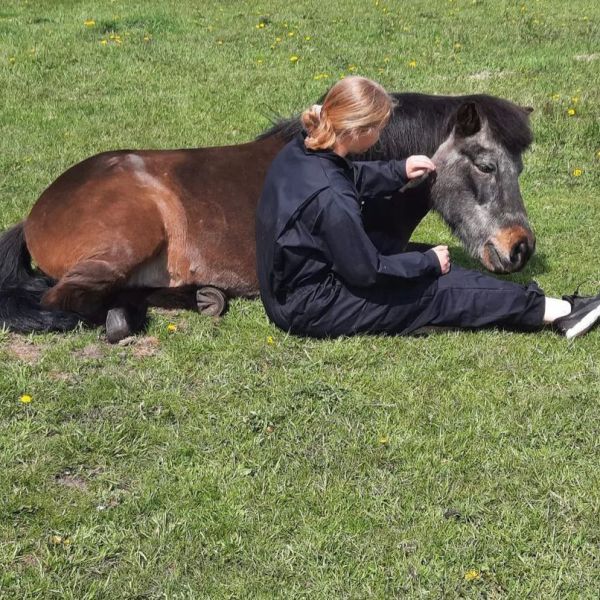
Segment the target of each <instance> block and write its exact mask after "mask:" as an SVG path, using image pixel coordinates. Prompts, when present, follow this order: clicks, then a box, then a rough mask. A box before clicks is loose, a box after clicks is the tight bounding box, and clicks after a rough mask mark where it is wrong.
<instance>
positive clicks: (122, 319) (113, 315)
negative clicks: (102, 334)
mask: <svg viewBox="0 0 600 600" xmlns="http://www.w3.org/2000/svg"><path fill="white" fill-rule="evenodd" d="M130 335H131V327H130V326H129V321H128V320H127V311H126V310H125V309H124V308H111V309H110V310H109V311H108V313H107V315H106V339H107V341H108V343H109V344H116V343H117V342H120V341H121V340H122V339H125V338H126V337H128V336H130Z"/></svg>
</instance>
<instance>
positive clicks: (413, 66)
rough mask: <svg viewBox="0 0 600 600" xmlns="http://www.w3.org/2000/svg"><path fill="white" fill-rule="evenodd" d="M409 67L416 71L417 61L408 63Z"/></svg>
mask: <svg viewBox="0 0 600 600" xmlns="http://www.w3.org/2000/svg"><path fill="white" fill-rule="evenodd" d="M408 66H409V67H410V68H411V69H414V68H415V67H416V66H417V61H416V60H411V61H410V62H409V63H408Z"/></svg>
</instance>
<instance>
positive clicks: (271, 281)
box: [256, 77, 600, 338]
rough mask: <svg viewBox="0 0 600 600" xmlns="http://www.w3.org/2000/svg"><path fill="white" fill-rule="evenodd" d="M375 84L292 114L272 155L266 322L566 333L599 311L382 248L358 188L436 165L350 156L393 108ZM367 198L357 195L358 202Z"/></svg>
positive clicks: (353, 329)
mask: <svg viewBox="0 0 600 600" xmlns="http://www.w3.org/2000/svg"><path fill="white" fill-rule="evenodd" d="M393 102H394V101H393V99H392V98H391V96H390V95H388V93H387V92H386V91H385V90H384V89H383V88H382V87H381V86H380V85H379V84H378V83H375V82H374V81H370V80H369V79H365V78H363V77H347V78H345V79H343V80H341V81H339V82H338V83H336V84H335V85H334V86H333V87H332V88H331V89H330V91H329V92H328V94H327V96H326V97H325V100H324V101H323V105H322V106H318V105H315V106H313V107H312V108H310V109H308V110H306V111H305V112H304V113H303V115H302V123H303V125H304V130H305V131H303V132H302V133H300V134H299V135H298V136H297V137H296V138H295V139H293V140H292V141H290V142H289V143H288V144H287V145H286V146H285V147H284V148H283V149H282V150H281V152H280V153H279V154H278V155H277V157H276V158H275V160H274V161H273V163H272V165H271V167H270V169H269V172H268V174H267V177H266V180H265V184H264V188H263V192H262V196H261V199H260V202H259V206H258V211H257V219H256V242H257V263H258V267H257V268H258V277H259V282H260V290H261V297H262V301H263V304H264V306H265V309H266V312H267V315H268V316H269V318H270V319H271V320H272V321H273V322H274V323H275V324H276V325H277V326H279V327H280V328H282V329H284V330H286V331H290V332H292V333H296V334H300V335H307V336H313V337H330V336H339V335H350V334H355V333H389V334H409V333H411V332H414V331H416V330H417V329H419V328H421V327H424V326H445V327H462V328H481V327H487V326H493V325H497V326H502V327H508V328H511V329H517V330H523V331H532V330H539V329H541V328H542V327H543V326H544V325H551V326H552V327H553V328H554V330H555V331H557V332H558V333H560V334H562V335H565V336H566V337H567V338H573V337H576V336H580V335H582V334H584V333H586V332H587V331H588V330H589V329H591V328H592V326H593V325H594V324H595V323H596V322H597V321H598V319H599V318H600V296H595V297H591V298H588V297H581V296H578V295H573V296H564V297H563V298H562V299H557V298H548V297H546V296H545V295H544V293H543V291H542V290H541V289H540V288H539V287H538V286H537V284H536V283H535V282H531V283H530V284H529V285H520V284H517V283H513V282H510V281H505V280H500V279H497V278H495V277H491V276H488V275H484V274H482V273H479V272H478V271H473V270H468V269H464V268H462V267H459V266H456V265H452V266H451V262H450V255H449V253H448V248H447V247H446V246H436V247H434V248H431V249H429V250H427V251H426V252H403V253H399V254H392V255H384V254H381V253H380V252H379V251H378V250H377V248H376V246H375V245H374V244H373V242H372V241H371V239H370V238H369V236H368V235H367V233H366V231H365V229H364V227H363V224H362V220H361V211H360V204H361V196H365V197H367V198H368V197H373V196H376V195H380V196H383V195H386V194H391V193H393V192H394V191H396V190H397V189H398V188H400V187H401V186H402V185H403V184H405V183H406V182H407V181H408V180H411V179H415V178H417V177H421V176H423V175H424V174H426V173H428V172H430V171H433V170H435V168H436V167H435V165H434V164H433V162H432V161H431V160H430V159H429V158H427V157H426V156H410V157H408V158H407V159H406V160H405V161H397V160H390V161H369V162H355V163H352V162H351V161H349V160H348V159H347V158H345V157H346V155H348V154H359V153H362V152H365V151H366V150H368V149H369V148H370V147H371V146H372V145H373V144H375V142H377V140H378V139H379V135H380V132H381V130H382V129H383V128H384V127H385V125H386V123H387V121H388V119H389V118H390V115H391V113H392V110H393ZM367 201H368V200H367Z"/></svg>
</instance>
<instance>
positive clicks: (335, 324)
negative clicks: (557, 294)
mask: <svg viewBox="0 0 600 600" xmlns="http://www.w3.org/2000/svg"><path fill="white" fill-rule="evenodd" d="M286 304H287V303H286ZM544 309H545V296H544V292H543V291H542V290H541V289H540V288H539V287H538V286H537V284H536V283H535V282H532V283H530V284H528V285H521V284H518V283H513V282H511V281H506V280H502V279H499V278H496V277H492V276H489V275H484V274H483V273H480V272H478V271H473V270H470V269H464V268H462V267H459V266H456V265H452V268H451V270H450V272H449V273H447V274H446V275H442V276H440V277H439V278H436V279H426V280H419V281H416V282H408V281H400V280H390V281H389V282H388V283H387V284H385V285H381V286H374V287H371V288H359V287H350V286H347V285H345V284H343V283H342V282H341V281H339V280H337V279H335V278H334V277H331V278H330V279H329V280H328V281H326V282H324V283H322V284H320V285H319V286H315V287H314V288H313V289H310V290H301V291H299V293H298V294H294V295H293V297H292V298H291V299H290V303H289V305H286V306H282V307H281V310H280V311H278V313H279V314H278V318H277V319H275V322H276V323H277V324H278V325H279V326H280V327H282V328H283V329H286V330H289V331H291V332H292V333H296V334H300V335H308V336H311V337H335V336H339V335H352V334H355V333H389V334H409V333H412V332H414V331H415V330H417V329H419V328H421V327H424V326H447V327H460V328H481V327H490V326H501V327H504V328H510V329H517V330H522V331H531V330H537V329H539V328H541V326H542V324H543V316H544Z"/></svg>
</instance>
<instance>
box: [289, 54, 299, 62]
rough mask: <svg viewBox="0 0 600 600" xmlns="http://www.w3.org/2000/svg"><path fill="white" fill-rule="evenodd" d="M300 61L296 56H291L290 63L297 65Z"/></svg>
mask: <svg viewBox="0 0 600 600" xmlns="http://www.w3.org/2000/svg"><path fill="white" fill-rule="evenodd" d="M299 60H300V58H299V57H298V56H296V55H295V54H294V55H293V56H290V62H292V63H297V62H298V61H299Z"/></svg>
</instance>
